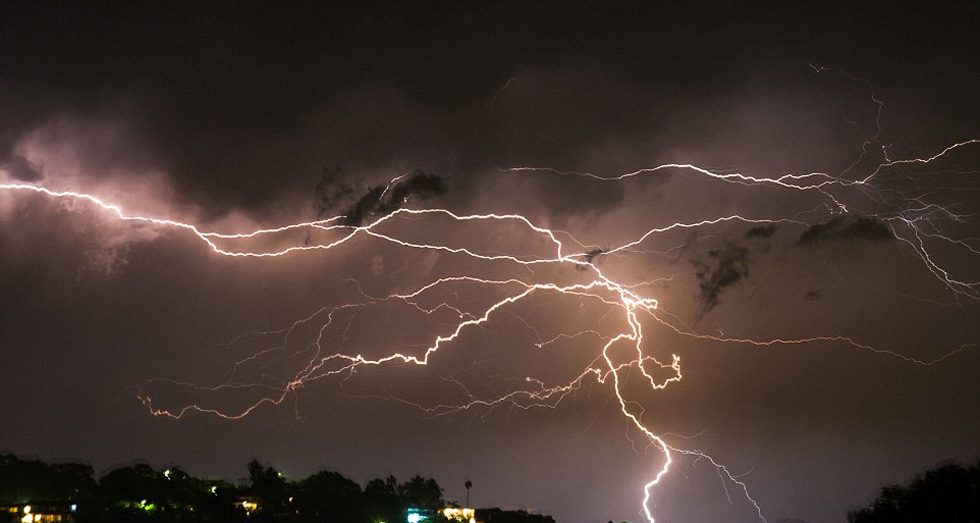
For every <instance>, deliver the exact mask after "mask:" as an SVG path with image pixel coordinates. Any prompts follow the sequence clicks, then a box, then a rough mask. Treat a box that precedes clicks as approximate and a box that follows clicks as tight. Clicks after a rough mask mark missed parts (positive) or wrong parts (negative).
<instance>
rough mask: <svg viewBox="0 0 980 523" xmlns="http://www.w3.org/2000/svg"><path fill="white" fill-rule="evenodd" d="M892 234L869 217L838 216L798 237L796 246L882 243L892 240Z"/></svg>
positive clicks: (877, 221)
mask: <svg viewBox="0 0 980 523" xmlns="http://www.w3.org/2000/svg"><path fill="white" fill-rule="evenodd" d="M892 237H893V236H892V232H891V230H890V229H888V227H886V226H885V224H884V223H882V222H881V220H879V219H877V218H874V217H871V216H856V217H855V216H839V217H837V218H834V219H832V220H830V221H828V222H824V223H818V224H816V225H812V226H810V228H809V229H807V230H806V231H804V232H803V234H801V235H800V239H799V240H797V242H796V243H797V245H812V244H815V243H819V242H821V241H832V240H867V241H871V242H884V241H888V240H890V239H892Z"/></svg>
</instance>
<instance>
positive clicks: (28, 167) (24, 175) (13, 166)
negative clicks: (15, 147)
mask: <svg viewBox="0 0 980 523" xmlns="http://www.w3.org/2000/svg"><path fill="white" fill-rule="evenodd" d="M0 171H6V173H7V174H8V175H10V176H11V177H12V178H13V179H15V180H19V181H22V182H37V181H40V180H41V179H43V178H44V166H43V165H40V164H37V163H34V162H31V161H30V160H28V159H27V158H24V157H23V156H21V155H19V154H12V155H10V156H8V157H6V158H0Z"/></svg>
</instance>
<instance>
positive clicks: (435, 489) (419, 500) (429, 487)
mask: <svg viewBox="0 0 980 523" xmlns="http://www.w3.org/2000/svg"><path fill="white" fill-rule="evenodd" d="M398 494H399V495H400V496H401V497H402V499H404V500H405V502H406V503H408V505H409V506H412V507H416V508H421V509H428V510H439V509H440V508H442V507H443V505H444V504H445V502H444V501H443V500H442V487H440V486H439V484H438V483H436V480H434V479H432V478H423V477H422V476H413V477H412V479H410V480H408V481H406V482H405V483H402V484H401V485H399V486H398Z"/></svg>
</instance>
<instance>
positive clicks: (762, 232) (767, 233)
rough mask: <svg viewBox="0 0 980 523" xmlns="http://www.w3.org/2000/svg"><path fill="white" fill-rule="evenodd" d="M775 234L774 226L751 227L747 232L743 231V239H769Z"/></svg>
mask: <svg viewBox="0 0 980 523" xmlns="http://www.w3.org/2000/svg"><path fill="white" fill-rule="evenodd" d="M775 232H776V226H775V225H772V224H770V225H760V226H758V227H752V228H751V229H749V230H748V231H745V238H746V239H752V238H770V237H772V235H773V234H775Z"/></svg>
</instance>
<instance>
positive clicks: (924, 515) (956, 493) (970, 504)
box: [847, 460, 980, 523]
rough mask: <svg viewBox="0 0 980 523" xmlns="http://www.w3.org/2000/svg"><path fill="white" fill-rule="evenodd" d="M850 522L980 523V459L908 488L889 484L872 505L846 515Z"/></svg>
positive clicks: (927, 476)
mask: <svg viewBox="0 0 980 523" xmlns="http://www.w3.org/2000/svg"><path fill="white" fill-rule="evenodd" d="M847 520H848V522H849V523H980V460H977V462H976V463H974V464H973V465H970V466H967V467H964V466H962V465H960V464H958V463H946V464H944V465H941V466H939V467H936V468H934V469H932V470H929V471H927V472H926V473H924V474H921V475H918V476H916V477H915V478H914V479H912V481H910V482H909V483H908V484H907V485H904V486H902V485H890V486H887V487H885V488H883V489H881V492H880V493H879V494H878V497H877V498H875V500H874V501H873V502H872V503H871V505H869V506H867V507H865V508H862V509H860V510H855V511H852V512H849V513H848V514H847Z"/></svg>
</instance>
